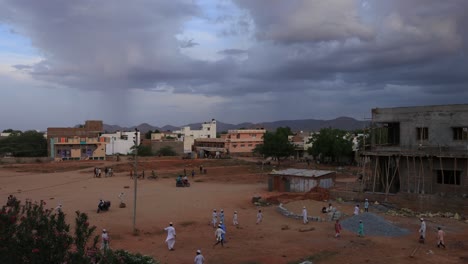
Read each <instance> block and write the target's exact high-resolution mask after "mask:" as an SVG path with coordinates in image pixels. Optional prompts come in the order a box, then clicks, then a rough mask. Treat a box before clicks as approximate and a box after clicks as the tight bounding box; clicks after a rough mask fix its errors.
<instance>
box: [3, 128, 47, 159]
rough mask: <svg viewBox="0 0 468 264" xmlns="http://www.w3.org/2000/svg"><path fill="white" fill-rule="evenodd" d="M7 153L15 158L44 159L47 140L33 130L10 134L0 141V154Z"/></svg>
mask: <svg viewBox="0 0 468 264" xmlns="http://www.w3.org/2000/svg"><path fill="white" fill-rule="evenodd" d="M7 153H11V154H12V155H13V156H15V157H46V156H47V140H46V139H45V138H44V135H43V134H42V133H39V132H37V131H34V130H30V131H26V132H24V133H20V134H12V135H10V136H9V137H7V138H4V139H2V140H0V154H7Z"/></svg>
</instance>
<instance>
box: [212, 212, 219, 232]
mask: <svg viewBox="0 0 468 264" xmlns="http://www.w3.org/2000/svg"><path fill="white" fill-rule="evenodd" d="M211 223H212V224H213V228H216V224H217V223H218V214H217V213H216V209H213V214H212V217H211Z"/></svg>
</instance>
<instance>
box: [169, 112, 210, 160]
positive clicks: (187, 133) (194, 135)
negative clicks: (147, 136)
mask: <svg viewBox="0 0 468 264" xmlns="http://www.w3.org/2000/svg"><path fill="white" fill-rule="evenodd" d="M172 133H173V134H177V135H180V137H179V138H180V140H181V141H183V142H184V152H185V153H190V152H192V146H193V144H194V143H195V139H199V138H216V120H214V119H212V120H211V121H210V122H205V123H203V124H202V127H201V129H200V130H192V129H191V128H190V127H189V126H186V127H182V128H181V129H180V130H175V131H172Z"/></svg>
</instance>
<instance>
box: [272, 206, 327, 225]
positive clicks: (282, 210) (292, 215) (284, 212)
mask: <svg viewBox="0 0 468 264" xmlns="http://www.w3.org/2000/svg"><path fill="white" fill-rule="evenodd" d="M276 210H277V211H278V212H279V213H280V214H282V215H284V216H286V217H288V218H294V219H302V214H295V213H293V212H290V211H288V209H286V208H285V207H284V206H283V204H279V205H278V207H277V208H276ZM307 219H309V221H315V222H321V221H324V219H322V218H320V217H318V216H307Z"/></svg>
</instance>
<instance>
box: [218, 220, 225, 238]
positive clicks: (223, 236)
mask: <svg viewBox="0 0 468 264" xmlns="http://www.w3.org/2000/svg"><path fill="white" fill-rule="evenodd" d="M219 225H220V226H221V229H222V230H223V231H224V234H222V235H221V238H222V239H223V242H224V243H226V236H225V235H226V225H225V224H224V222H223V221H220V222H219Z"/></svg>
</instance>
